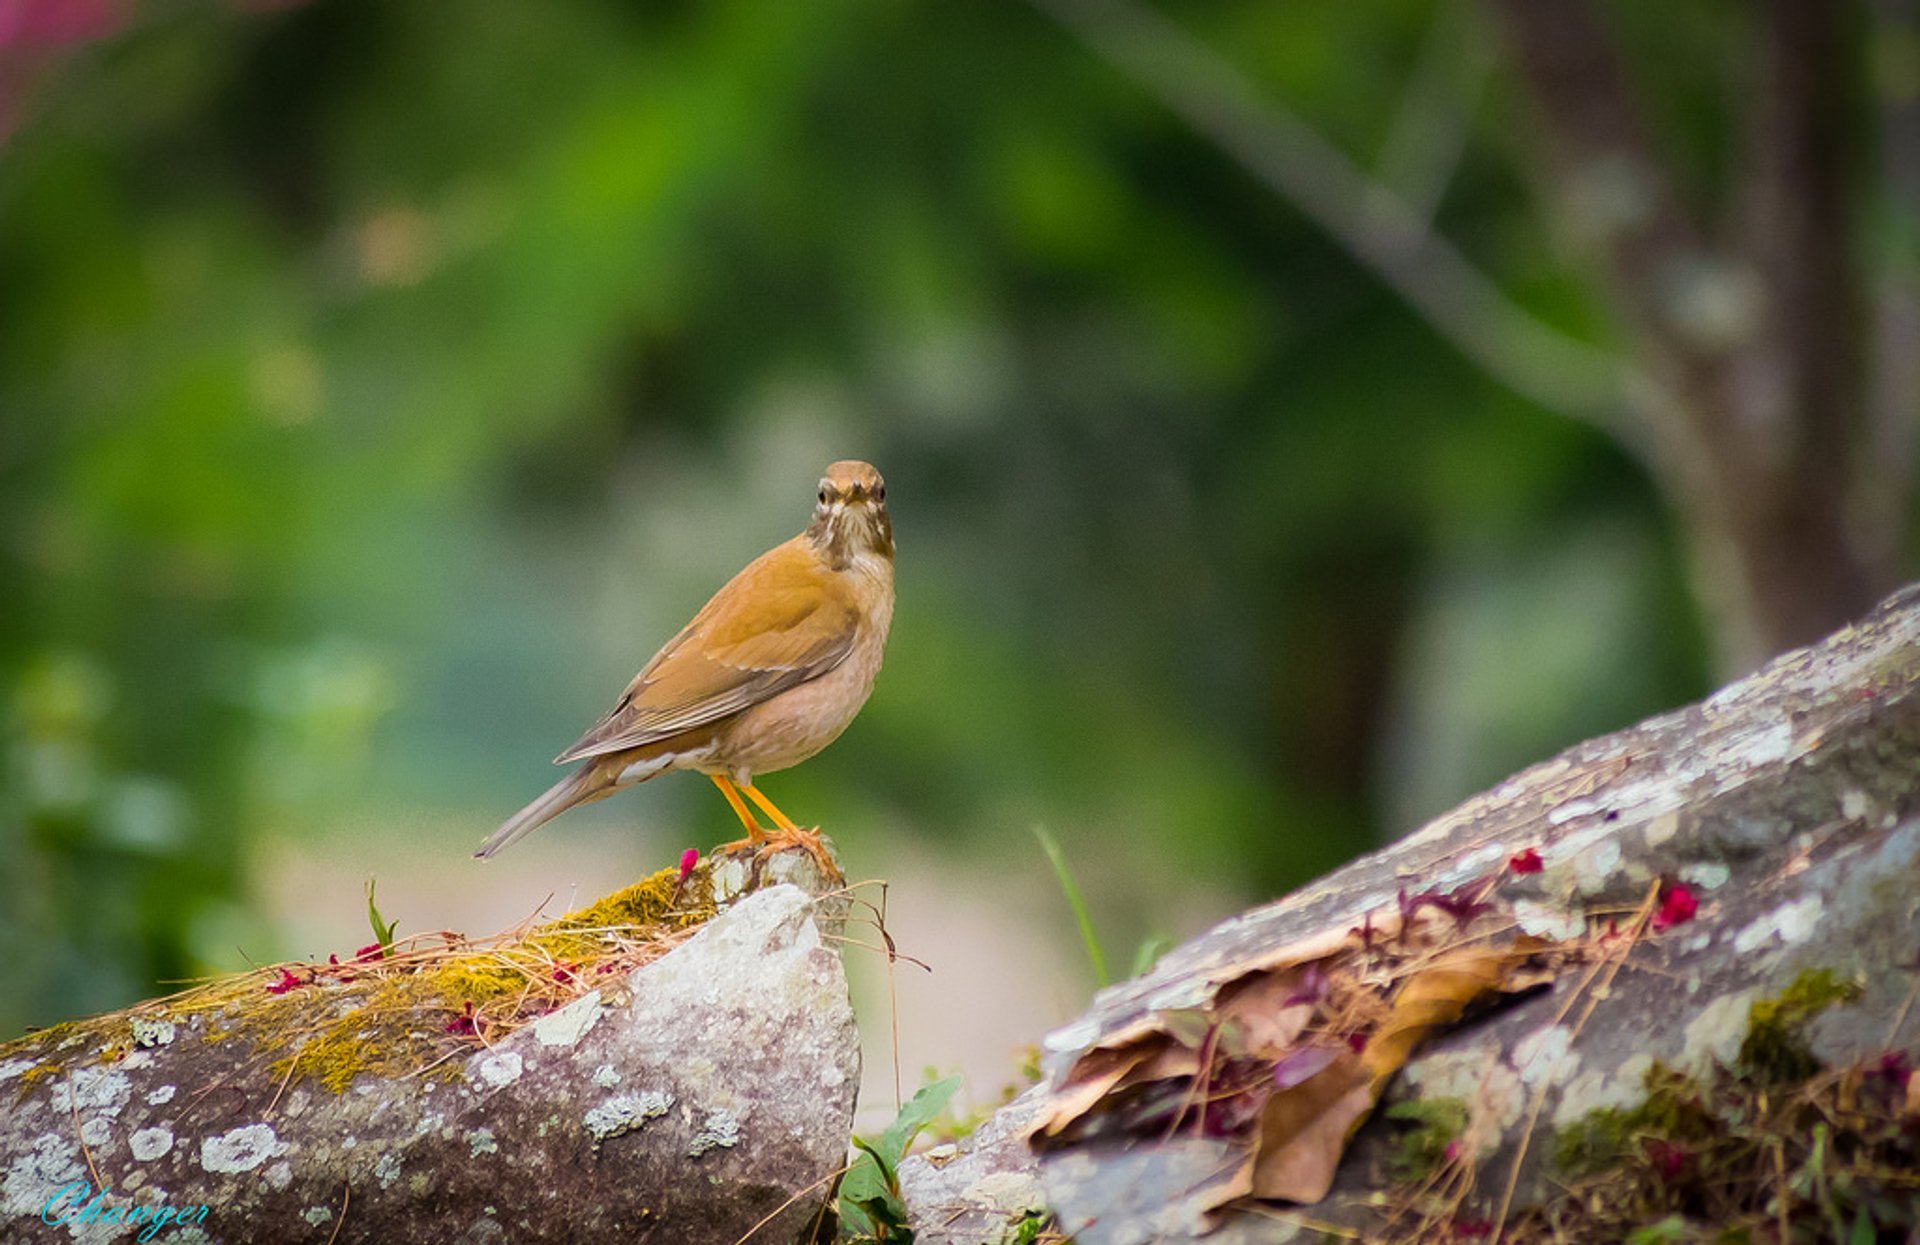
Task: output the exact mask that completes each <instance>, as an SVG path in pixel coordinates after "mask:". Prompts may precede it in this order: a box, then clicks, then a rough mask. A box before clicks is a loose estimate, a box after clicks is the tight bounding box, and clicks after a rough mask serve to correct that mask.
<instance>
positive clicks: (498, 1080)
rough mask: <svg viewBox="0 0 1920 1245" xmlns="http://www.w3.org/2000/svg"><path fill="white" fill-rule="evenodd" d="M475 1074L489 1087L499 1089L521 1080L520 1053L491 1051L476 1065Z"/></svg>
mask: <svg viewBox="0 0 1920 1245" xmlns="http://www.w3.org/2000/svg"><path fill="white" fill-rule="evenodd" d="M473 1071H474V1074H475V1075H476V1076H477V1077H478V1078H479V1079H480V1080H481V1081H482V1082H484V1083H485V1084H487V1085H488V1086H490V1087H492V1088H494V1089H499V1088H500V1087H501V1086H503V1085H511V1084H513V1083H514V1082H515V1081H517V1080H519V1079H520V1073H521V1071H522V1064H521V1061H520V1053H519V1052H518V1051H511V1050H497V1051H490V1052H488V1053H487V1054H485V1055H482V1056H481V1057H480V1059H479V1061H478V1062H477V1063H475V1064H474V1068H473Z"/></svg>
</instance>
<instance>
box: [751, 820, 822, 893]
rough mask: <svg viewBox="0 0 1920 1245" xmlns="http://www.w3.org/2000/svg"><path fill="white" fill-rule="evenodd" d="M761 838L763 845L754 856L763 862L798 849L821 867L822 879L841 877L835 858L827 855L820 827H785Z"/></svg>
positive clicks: (769, 831)
mask: <svg viewBox="0 0 1920 1245" xmlns="http://www.w3.org/2000/svg"><path fill="white" fill-rule="evenodd" d="M761 838H762V845H761V847H760V850H759V851H757V852H756V853H754V854H755V855H756V856H757V857H758V858H760V859H762V860H765V859H766V858H767V857H768V856H771V855H772V854H773V853H775V852H779V851H785V850H786V849H787V848H790V847H797V848H799V849H800V850H801V851H803V852H805V853H806V854H807V855H809V856H811V857H813V863H815V864H817V865H819V866H820V875H821V876H822V877H824V878H828V879H830V880H831V879H837V878H839V877H840V876H841V874H840V866H839V865H836V864H834V863H833V857H832V856H829V855H828V854H827V845H826V844H825V843H823V842H821V840H820V828H819V827H818V826H815V827H814V828H813V829H811V830H802V829H801V828H800V827H798V826H792V827H785V828H782V829H779V830H768V831H765V832H764V833H763V834H762V836H761Z"/></svg>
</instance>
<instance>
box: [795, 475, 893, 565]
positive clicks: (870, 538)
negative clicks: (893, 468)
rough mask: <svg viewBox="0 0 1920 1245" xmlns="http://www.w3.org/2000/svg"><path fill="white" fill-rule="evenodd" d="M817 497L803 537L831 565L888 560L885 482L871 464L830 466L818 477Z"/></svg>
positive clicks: (890, 541) (890, 523)
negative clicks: (869, 557)
mask: <svg viewBox="0 0 1920 1245" xmlns="http://www.w3.org/2000/svg"><path fill="white" fill-rule="evenodd" d="M817 497H818V501H817V504H816V505H815V506H814V508H813V522H812V523H811V524H809V525H808V526H807V535H808V537H809V538H811V539H812V540H813V541H814V543H815V544H817V545H819V546H820V547H821V548H822V549H823V550H824V551H825V552H826V554H827V556H828V557H829V558H831V559H832V560H833V561H834V562H835V563H844V562H845V561H846V560H847V559H849V558H851V557H853V556H855V555H857V554H862V553H867V554H877V555H879V556H881V557H884V558H887V559H889V560H890V559H892V557H893V520H892V519H890V518H888V517H887V482H886V481H885V480H883V479H881V478H880V473H879V472H878V471H875V470H874V469H873V467H872V465H871V464H869V463H863V462H860V461H858V460H856V459H845V460H843V461H841V462H837V463H834V464H833V465H832V466H830V467H828V468H827V473H826V474H825V475H823V476H821V477H820V492H819V493H818V495H817Z"/></svg>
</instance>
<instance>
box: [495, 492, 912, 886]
mask: <svg viewBox="0 0 1920 1245" xmlns="http://www.w3.org/2000/svg"><path fill="white" fill-rule="evenodd" d="M892 622H893V522H892V520H891V519H889V518H888V517H887V485H886V481H884V480H882V479H881V478H880V473H879V472H878V471H875V470H874V469H873V468H872V467H871V466H869V465H867V464H866V463H862V462H852V461H847V462H837V463H834V464H833V465H832V466H830V467H828V468H827V473H826V475H824V476H822V477H821V478H820V493H819V504H818V505H816V506H815V507H814V509H813V522H811V523H809V524H808V525H807V530H806V531H804V532H802V533H800V534H799V535H798V536H795V537H794V538H793V539H792V540H789V541H787V542H786V543H785V544H782V545H778V546H776V547H774V548H773V549H770V550H768V551H767V552H766V553H763V554H761V555H760V556H759V557H757V558H755V559H754V560H753V561H752V562H749V563H748V564H747V567H746V569H745V570H743V571H741V572H740V573H739V574H738V575H735V576H734V577H733V578H732V579H731V580H729V581H728V582H727V585H726V586H725V587H724V588H722V589H720V591H718V592H716V593H714V594H713V599H712V600H711V601H708V602H707V603H706V604H705V605H704V606H702V607H701V609H700V612H699V613H698V614H695V615H694V616H693V621H692V622H690V623H688V624H687V625H686V626H685V627H683V628H681V630H680V634H678V635H676V636H674V637H673V639H671V640H668V641H667V643H666V647H664V648H662V649H661V650H660V651H659V652H658V653H655V654H654V655H653V660H652V661H649V662H648V663H647V664H646V667H645V668H644V669H642V670H641V671H640V673H639V674H637V675H635V676H634V679H633V682H631V683H629V684H627V690H626V692H625V693H624V694H622V695H621V697H620V700H619V702H618V703H616V704H615V705H614V706H613V708H612V709H611V710H609V711H608V713H607V716H605V717H604V718H601V719H600V721H599V723H598V724H597V725H596V726H594V728H593V729H592V730H590V731H588V732H587V733H586V734H585V735H582V736H581V737H580V739H579V741H578V742H576V743H575V744H574V745H573V746H572V747H571V748H568V749H567V750H566V751H565V752H562V753H561V754H560V755H559V756H558V757H556V758H554V763H555V764H556V765H565V764H567V763H569V762H572V761H585V762H586V764H584V765H582V766H581V767H580V768H579V769H576V770H575V771H574V772H573V773H571V774H569V775H568V776H567V777H565V778H562V779H561V780H560V781H559V782H557V783H555V784H554V785H553V786H552V787H550V788H548V790H547V792H546V794H545V795H542V796H541V797H540V798H539V799H537V800H535V801H534V802H533V803H531V804H529V805H527V806H526V807H525V808H523V809H521V810H520V811H519V812H517V813H515V814H514V815H513V816H511V817H509V818H508V819H507V820H506V822H505V823H504V824H503V825H502V826H501V827H500V828H499V829H498V830H496V831H494V832H493V837H492V838H490V839H488V840H487V841H486V843H484V844H483V845H482V846H481V848H480V850H479V851H477V852H475V853H474V855H475V856H479V857H482V858H485V857H488V856H492V855H493V854H494V853H496V852H498V851H499V850H500V849H501V848H503V847H506V846H507V845H508V844H510V843H512V842H514V841H515V840H517V839H520V838H522V837H523V836H525V835H527V834H530V833H532V832H533V831H534V830H536V829H538V828H539V827H540V826H542V825H544V824H546V823H547V822H548V821H551V820H552V819H553V818H555V817H558V816H559V815H560V814H561V813H564V812H566V811H567V810H568V809H570V808H572V807H574V806H575V805H576V804H590V803H592V802H593V801H595V800H603V799H605V798H606V797H608V796H610V795H612V794H613V793H614V792H615V791H618V790H620V789H621V788H623V787H631V786H633V785H634V784H636V783H642V782H645V781H646V780H647V779H649V778H652V777H654V776H655V775H657V774H664V773H666V772H667V771H668V770H676V769H689V770H695V771H698V772H699V773H702V774H706V775H707V776H709V777H710V778H712V779H713V784H714V786H716V787H718V788H720V794H722V795H724V796H726V797H727V803H728V804H730V805H732V806H733V811H734V813H735V814H736V815H737V816H738V817H739V818H740V822H741V824H742V825H744V826H745V827H746V828H747V837H746V838H745V839H742V840H740V841H739V842H737V843H729V844H727V845H726V847H724V848H722V849H721V850H730V849H737V848H743V847H755V848H759V849H761V850H763V851H765V850H771V849H773V848H776V847H786V846H799V847H803V848H805V849H806V850H807V851H809V852H811V853H812V854H813V856H814V858H815V859H816V860H818V861H819V862H820V864H821V867H822V868H823V869H827V870H829V871H831V870H832V863H831V861H829V860H828V859H827V856H826V853H825V849H824V848H822V846H821V844H820V836H819V834H818V832H817V831H811V830H802V829H801V828H800V827H799V826H797V825H795V824H794V823H793V821H792V819H790V818H789V817H788V816H787V815H786V814H785V813H783V812H781V811H780V810H779V809H778V808H775V807H774V805H773V802H772V801H771V800H769V799H767V797H766V796H764V795H762V794H761V793H760V791H759V789H758V788H757V787H755V786H754V785H753V777H754V775H755V774H766V773H771V772H772V771H774V770H779V769H786V768H787V767H788V766H791V765H798V764H799V763H800V762H802V761H804V760H806V759H807V758H808V757H810V756H812V755H813V754H814V753H816V752H818V751H820V749H822V748H824V747H826V746H827V745H828V744H830V743H832V742H833V741H834V740H835V739H836V738H838V737H839V735H840V732H841V731H844V730H846V729H847V724H848V723H850V722H852V721H853V718H854V715H855V714H857V713H859V712H860V706H862V705H864V704H865V703H866V702H867V696H868V694H869V693H871V692H872V691H873V679H874V676H875V675H876V674H878V673H879V672H880V658H881V654H882V652H883V650H884V649H885V648H886V644H887V629H888V627H889V626H891V624H892ZM743 792H744V793H745V795H746V797H747V799H750V800H752V801H753V802H754V803H755V804H757V805H759V807H760V810H761V811H762V812H764V813H765V814H766V815H767V816H768V817H770V818H772V819H773V822H774V827H775V829H774V830H772V831H768V830H766V829H763V828H762V827H761V826H760V824H759V823H758V822H756V821H755V820H754V819H753V814H752V813H751V812H749V811H748V809H747V806H746V803H745V802H744V801H742V800H741V798H740V797H741V794H742V793H743Z"/></svg>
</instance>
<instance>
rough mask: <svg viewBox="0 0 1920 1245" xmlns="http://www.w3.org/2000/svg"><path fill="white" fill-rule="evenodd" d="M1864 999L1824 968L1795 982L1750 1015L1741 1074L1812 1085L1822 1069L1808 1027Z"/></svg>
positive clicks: (1780, 1082) (1759, 1080) (1855, 988)
mask: <svg viewBox="0 0 1920 1245" xmlns="http://www.w3.org/2000/svg"><path fill="white" fill-rule="evenodd" d="M1859 997H1860V987H1859V986H1858V985H1857V984H1855V983H1854V982H1852V981H1848V980H1845V979H1843V978H1840V977H1837V976H1835V975H1834V973H1833V971H1832V970H1831V969H1825V968H1820V969H1808V970H1807V971H1805V972H1803V973H1801V974H1800V975H1799V976H1798V977H1795V978H1794V979H1793V982H1792V984H1790V985H1788V986H1787V988H1786V989H1785V990H1783V991H1781V992H1780V994H1779V996H1778V997H1777V998H1772V999H1760V1000H1757V1001H1756V1002H1755V1003H1754V1004H1753V1007H1752V1008H1751V1009H1750V1010H1749V1011H1748V1013H1747V1036H1746V1039H1745V1040H1744V1041H1743V1042H1741V1043H1740V1058H1739V1068H1740V1071H1741V1072H1743V1073H1744V1074H1745V1075H1746V1076H1748V1077H1749V1078H1751V1079H1752V1080H1753V1081H1754V1082H1756V1083H1757V1084H1761V1085H1785V1084H1790V1083H1792V1082H1796V1081H1804V1080H1806V1079H1807V1078H1808V1077H1809V1076H1812V1075H1813V1074H1814V1072H1815V1071H1817V1070H1818V1068H1819V1066H1820V1063H1819V1061H1818V1060H1816V1059H1815V1058H1814V1057H1813V1050H1812V1048H1811V1047H1809V1046H1808V1045H1807V1039H1806V1034H1805V1030H1806V1026H1807V1023H1808V1022H1809V1021H1811V1020H1812V1019H1813V1018H1814V1017H1815V1016H1818V1015H1819V1014H1820V1013H1821V1012H1823V1011H1825V1010H1826V1009H1827V1008H1829V1007H1832V1006H1833V1005H1834V1004H1836V1003H1851V1002H1852V1001H1853V1000H1855V999H1857V998H1859Z"/></svg>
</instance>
